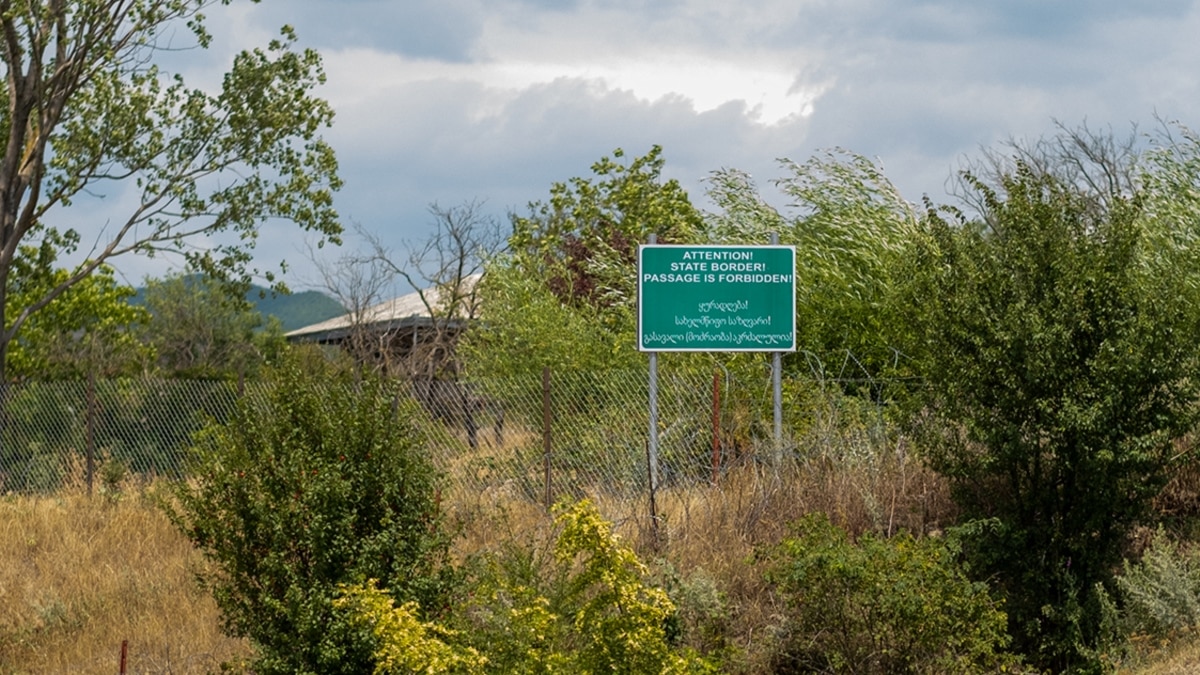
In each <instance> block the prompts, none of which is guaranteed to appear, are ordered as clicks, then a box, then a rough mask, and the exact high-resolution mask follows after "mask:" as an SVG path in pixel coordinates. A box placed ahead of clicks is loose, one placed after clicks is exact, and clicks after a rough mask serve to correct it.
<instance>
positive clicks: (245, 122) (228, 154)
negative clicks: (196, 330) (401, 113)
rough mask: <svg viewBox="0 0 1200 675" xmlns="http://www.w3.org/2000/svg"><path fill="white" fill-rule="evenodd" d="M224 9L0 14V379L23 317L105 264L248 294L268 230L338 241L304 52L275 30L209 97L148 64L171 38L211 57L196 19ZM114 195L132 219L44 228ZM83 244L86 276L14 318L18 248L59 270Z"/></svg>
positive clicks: (102, 8) (160, 1)
mask: <svg viewBox="0 0 1200 675" xmlns="http://www.w3.org/2000/svg"><path fill="white" fill-rule="evenodd" d="M229 1H230V0H6V1H4V2H0V33H2V34H3V35H4V40H3V46H2V47H0V49H2V50H3V51H2V53H0V54H2V58H3V65H4V69H5V78H6V85H7V86H6V87H5V88H4V89H3V90H2V91H0V100H2V101H3V106H2V107H0V134H2V139H3V140H2V142H3V144H4V150H3V155H2V156H0V376H2V375H3V372H2V369H3V368H4V363H5V362H6V361H7V358H6V357H7V353H8V351H9V348H10V346H11V345H12V343H13V341H14V339H15V338H16V336H17V335H18V333H19V332H20V330H21V329H22V327H23V326H24V325H25V324H26V323H27V322H28V321H29V320H30V318H31V317H32V316H34V315H35V314H36V313H38V312H40V311H42V310H43V309H45V308H46V307H47V306H48V305H50V303H52V302H53V301H54V300H55V299H56V298H58V297H59V296H61V295H63V294H64V293H65V292H66V291H67V290H68V289H69V288H71V287H72V286H75V285H77V284H79V283H80V282H81V281H82V280H84V279H86V278H87V277H88V276H89V275H91V274H93V273H95V272H96V271H97V270H99V269H100V268H101V267H102V266H103V265H105V264H107V263H108V262H109V261H110V260H111V259H113V258H114V257H117V256H121V255H125V254H129V253H142V254H156V253H168V252H170V253H174V254H178V255H180V256H182V257H184V258H186V259H187V260H188V261H189V262H190V263H191V264H192V265H193V266H194V267H196V268H197V269H200V270H202V271H203V272H205V273H206V274H210V275H214V276H217V277H221V278H231V279H235V280H241V281H245V280H247V279H248V278H249V276H250V275H252V274H254V273H255V272H257V270H255V269H253V268H251V267H250V253H249V250H250V247H251V246H252V245H253V243H254V240H255V238H256V237H257V233H258V228H259V226H260V225H261V224H262V223H263V222H264V221H266V220H268V219H285V220H290V221H293V222H295V223H296V224H298V225H299V226H300V227H302V228H303V229H305V230H310V231H315V232H318V233H319V234H320V235H321V236H323V237H328V238H331V239H336V237H337V235H338V233H339V232H340V227H339V225H338V224H337V221H336V214H335V212H334V210H333V207H332V191H333V190H336V189H337V188H338V186H339V181H338V178H337V176H336V160H335V159H334V155H333V151H332V149H331V148H330V147H329V146H328V145H327V144H326V143H325V142H324V141H323V140H322V139H321V138H320V135H319V133H320V131H321V129H322V128H324V127H327V126H328V125H329V124H330V123H331V121H332V117H333V111H332V109H331V108H330V106H329V105H328V104H327V103H326V102H325V101H323V100H321V99H319V98H316V97H314V96H313V95H312V93H311V91H312V89H313V88H314V87H315V86H317V85H318V84H320V83H321V82H322V81H323V79H324V74H323V72H322V69H321V59H320V57H319V55H318V54H317V53H316V52H314V51H312V50H297V49H295V48H294V47H295V35H294V33H293V32H292V30H291V29H290V28H287V27H285V28H284V29H283V31H282V37H281V38H280V39H276V40H273V41H272V42H271V43H270V45H269V46H268V47H267V48H266V49H265V50H261V49H256V50H253V51H246V52H243V53H241V54H239V55H237V57H236V58H235V59H234V62H233V64H232V67H231V69H230V70H229V72H228V73H227V74H226V76H225V78H224V81H223V82H222V84H221V86H220V90H219V91H216V92H215V93H209V92H205V91H203V90H200V89H195V88H189V87H188V86H187V85H186V83H185V82H184V80H183V78H182V77H181V76H180V75H178V74H172V73H169V72H167V71H165V70H163V69H161V68H160V67H158V66H157V65H155V57H156V56H157V53H158V51H159V50H161V49H165V48H167V47H168V45H169V47H170V49H172V50H176V49H178V48H179V47H180V46H181V44H180V40H181V35H190V36H191V37H192V38H193V39H194V42H195V44H196V45H197V46H199V47H201V48H204V47H207V46H208V45H209V43H210V35H209V34H208V33H207V32H206V30H205V27H204V15H203V11H204V10H205V8H207V7H209V6H213V5H215V4H217V3H218V2H220V3H221V4H227V3H228V2H229ZM121 188H124V189H127V190H129V191H131V192H132V194H133V195H134V198H135V199H136V204H137V205H136V206H135V207H133V209H132V210H131V211H130V213H129V214H128V216H126V217H125V218H124V219H123V220H120V219H118V220H117V221H115V222H112V221H110V222H96V223H95V225H94V226H93V227H94V229H91V231H78V230H74V229H61V228H59V227H56V226H55V224H54V219H55V217H56V216H57V215H58V214H59V212H60V210H62V209H65V208H68V207H70V206H71V204H72V202H73V201H74V200H75V199H76V198H77V197H79V196H80V195H84V194H97V193H99V194H104V193H106V192H108V191H109V190H110V189H112V190H115V189H121ZM222 233H227V234H228V237H226V238H221V237H218V238H216V239H210V237H211V236H214V235H220V234H222ZM199 238H204V239H205V240H206V242H205V243H206V244H207V245H208V246H206V247H197V246H194V245H193V243H194V242H195V240H197V239H199ZM85 239H86V241H87V242H88V245H89V247H90V248H89V249H88V250H87V252H86V256H85V259H84V260H83V261H82V262H80V263H78V264H76V265H74V266H73V267H71V268H70V269H69V270H67V273H66V274H65V275H63V276H62V277H61V278H60V279H58V280H57V281H56V283H54V284H53V285H51V286H49V287H48V288H46V289H45V290H44V291H42V292H41V293H40V294H39V295H37V296H36V297H33V296H28V297H26V298H25V299H24V301H23V303H22V305H21V306H20V307H18V306H16V305H15V304H14V303H13V301H12V293H13V284H14V283H15V279H14V277H15V276H16V272H17V258H18V257H19V255H20V251H21V250H22V247H23V246H32V247H34V248H39V247H41V246H46V245H49V246H51V247H53V248H54V250H55V255H54V256H51V258H53V259H58V258H61V257H62V255H63V254H67V253H71V252H74V251H75V250H76V248H77V247H78V245H79V244H80V242H81V241H83V240H85ZM265 274H266V275H267V276H268V278H273V277H272V273H271V272H270V271H267V272H265Z"/></svg>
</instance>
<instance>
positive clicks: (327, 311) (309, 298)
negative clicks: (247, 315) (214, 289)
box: [246, 286, 346, 333]
mask: <svg viewBox="0 0 1200 675" xmlns="http://www.w3.org/2000/svg"><path fill="white" fill-rule="evenodd" d="M260 292H265V296H264V297H259V295H260ZM246 299H247V300H249V301H250V302H251V303H252V304H253V305H254V306H255V308H256V309H258V312H259V314H262V315H263V316H264V317H268V316H273V317H275V318H277V319H279V322H280V323H281V324H283V330H284V332H285V333H286V332H287V331H290V330H296V329H297V328H303V327H305V326H310V325H312V324H314V323H320V322H321V321H325V320H326V319H332V318H333V317H335V316H341V315H343V314H345V313H346V308H345V307H342V305H341V304H340V303H339V302H338V301H337V300H334V299H333V298H331V297H329V296H328V295H325V294H324V293H322V292H320V291H300V292H298V293H292V294H291V295H272V294H271V292H270V291H268V290H266V289H263V288H260V287H258V286H255V287H253V288H251V289H250V291H249V292H248V293H246Z"/></svg>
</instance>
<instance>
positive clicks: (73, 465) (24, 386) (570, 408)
mask: <svg viewBox="0 0 1200 675" xmlns="http://www.w3.org/2000/svg"><path fill="white" fill-rule="evenodd" d="M756 385H757V386H749V387H747V386H744V385H743V386H741V387H739V386H738V383H736V382H733V381H732V380H731V379H730V378H729V376H728V375H726V374H724V373H722V372H717V373H715V374H712V375H709V374H703V373H700V374H697V373H694V372H692V373H671V372H669V371H667V372H660V375H659V382H658V410H659V436H658V480H659V483H660V484H662V485H671V484H678V483H684V482H686V483H691V482H703V481H711V480H713V479H714V478H715V477H716V476H717V475H718V474H719V473H721V472H722V471H725V470H727V469H728V467H729V466H730V465H731V463H737V462H745V461H750V460H751V459H752V458H751V456H750V452H749V451H750V449H751V447H752V445H753V444H754V440H755V438H757V437H761V436H762V434H763V432H764V431H765V430H769V429H770V426H771V420H770V419H769V415H770V410H771V408H770V399H769V391H767V390H766V388H765V383H756ZM265 386H267V385H265V384H263V383H256V382H251V383H246V384H244V385H242V386H241V387H239V386H238V385H235V384H233V383H228V382H213V381H197V380H165V379H164V380H99V381H71V382H27V383H21V384H12V385H8V386H7V387H6V388H5V389H4V390H3V391H2V392H0V492H22V493H23V492H44V491H53V490H57V489H61V488H63V487H64V486H71V485H87V486H88V487H91V486H93V485H94V484H95V483H96V482H98V481H112V480H116V479H117V478H119V477H122V476H129V475H133V476H139V477H147V478H149V477H156V476H166V477H179V476H181V475H183V472H184V470H185V467H186V458H187V453H188V449H189V447H190V440H191V438H192V435H193V434H194V433H196V432H197V431H199V430H200V429H202V428H203V427H204V426H205V425H206V424H210V423H213V422H218V423H219V422H221V421H223V420H225V419H226V418H227V417H228V416H229V414H230V412H231V411H232V410H233V409H234V407H235V406H236V405H237V401H238V398H239V397H240V396H254V395H257V394H261V393H262V388H263V387H265ZM399 388H400V393H401V395H405V396H411V397H413V398H414V399H415V400H416V401H417V402H418V403H419V404H420V405H419V408H420V409H421V410H422V411H424V413H425V418H424V419H423V420H422V422H423V423H424V424H423V426H424V427H425V428H426V429H427V430H428V431H429V438H430V448H429V451H430V456H431V457H432V458H433V460H434V461H435V462H436V463H437V464H438V465H439V466H440V467H441V468H442V469H443V470H444V471H445V472H446V473H447V477H448V479H449V480H451V481H452V482H454V483H455V487H456V489H461V490H463V491H465V492H471V491H475V492H479V493H483V492H486V491H488V490H496V489H504V490H507V491H510V492H516V493H519V494H521V495H524V496H526V497H528V498H529V499H531V500H535V501H538V502H544V501H546V500H548V499H554V498H556V497H558V496H561V495H564V494H575V495H578V494H582V493H585V492H592V491H597V490H603V491H605V492H607V493H611V494H633V493H641V492H645V491H646V490H647V488H648V484H649V480H650V475H649V470H648V469H649V465H648V459H647V457H648V456H647V440H648V437H649V429H648V426H649V412H648V410H649V398H648V397H649V394H648V389H649V387H648V376H647V373H646V372H645V371H618V372H603V373H571V374H554V373H549V372H546V373H543V374H542V375H539V376H531V377H527V378H509V379H504V380H473V381H467V382H460V383H451V382H433V383H428V382H425V383H422V382H417V383H409V384H401V385H399ZM764 395H765V396H766V397H767V398H766V399H765V400H763V399H764ZM764 414H765V415H766V416H767V419H765V420H764V419H763V415H764Z"/></svg>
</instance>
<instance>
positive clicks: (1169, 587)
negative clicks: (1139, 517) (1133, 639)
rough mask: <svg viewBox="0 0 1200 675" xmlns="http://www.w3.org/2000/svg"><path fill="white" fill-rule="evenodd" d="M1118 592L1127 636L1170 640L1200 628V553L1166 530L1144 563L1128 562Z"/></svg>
mask: <svg viewBox="0 0 1200 675" xmlns="http://www.w3.org/2000/svg"><path fill="white" fill-rule="evenodd" d="M1117 589H1118V591H1119V594H1118V597H1119V598H1120V600H1121V603H1120V604H1121V607H1122V611H1121V616H1122V622H1121V623H1122V628H1123V629H1124V631H1123V632H1125V634H1126V635H1129V636H1147V637H1153V638H1158V639H1169V638H1171V637H1175V636H1177V635H1180V634H1183V633H1186V632H1187V631H1191V630H1193V629H1195V628H1196V627H1197V626H1200V554H1198V553H1197V551H1195V550H1193V549H1188V548H1184V547H1181V546H1179V545H1178V544H1176V543H1174V542H1173V541H1171V539H1170V538H1169V537H1168V536H1167V535H1166V533H1165V532H1163V531H1162V530H1159V531H1158V532H1157V534H1156V535H1155V537H1154V539H1153V541H1152V542H1151V544H1150V547H1149V548H1148V549H1146V552H1145V553H1144V554H1143V555H1142V559H1141V560H1139V561H1138V562H1137V563H1130V562H1129V561H1126V562H1125V564H1124V570H1123V572H1122V573H1121V574H1120V575H1119V576H1118V577H1117Z"/></svg>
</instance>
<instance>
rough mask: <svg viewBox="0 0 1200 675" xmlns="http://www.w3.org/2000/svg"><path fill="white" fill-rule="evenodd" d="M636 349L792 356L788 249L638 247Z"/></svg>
mask: <svg viewBox="0 0 1200 675" xmlns="http://www.w3.org/2000/svg"><path fill="white" fill-rule="evenodd" d="M638 349H639V350H641V351H644V352H670V351H675V352H681V351H682V352H698V351H714V352H790V351H795V350H796V248H795V247H794V246H674V245H669V244H662V245H658V244H649V245H644V246H641V247H639V248H638Z"/></svg>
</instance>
